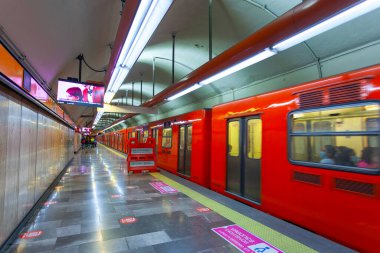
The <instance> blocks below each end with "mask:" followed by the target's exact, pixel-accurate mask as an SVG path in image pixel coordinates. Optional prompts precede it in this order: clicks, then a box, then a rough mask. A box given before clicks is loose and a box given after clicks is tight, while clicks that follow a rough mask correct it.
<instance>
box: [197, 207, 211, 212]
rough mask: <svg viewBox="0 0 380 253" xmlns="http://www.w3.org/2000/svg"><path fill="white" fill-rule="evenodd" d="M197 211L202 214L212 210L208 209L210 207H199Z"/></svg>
mask: <svg viewBox="0 0 380 253" xmlns="http://www.w3.org/2000/svg"><path fill="white" fill-rule="evenodd" d="M197 211H198V212H200V213H208V212H210V211H211V209H210V208H208V207H198V208H197Z"/></svg>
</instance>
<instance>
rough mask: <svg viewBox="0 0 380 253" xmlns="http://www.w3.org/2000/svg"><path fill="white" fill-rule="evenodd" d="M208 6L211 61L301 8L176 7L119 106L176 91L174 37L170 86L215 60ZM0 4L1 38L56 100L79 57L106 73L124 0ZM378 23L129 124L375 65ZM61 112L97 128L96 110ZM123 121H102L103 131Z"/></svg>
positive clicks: (240, 1)
mask: <svg viewBox="0 0 380 253" xmlns="http://www.w3.org/2000/svg"><path fill="white" fill-rule="evenodd" d="M210 2H211V20H212V25H211V28H212V35H211V38H212V51H211V55H212V57H215V56H217V55H219V54H221V53H222V52H224V51H225V50H227V49H228V48H230V47H232V46H233V45H235V44H236V43H238V42H239V41H241V40H243V39H244V38H246V37H248V36H249V35H251V34H253V33H255V32H256V31H257V30H259V29H260V28H262V27H264V26H265V25H267V24H269V23H270V22H272V21H273V20H275V19H276V18H278V17H279V16H281V15H282V14H284V13H285V12H287V11H288V10H290V9H292V8H293V7H294V6H296V5H298V4H300V3H301V2H302V1H301V0H287V1H278V0H212V1H209V0H175V1H174V3H173V4H172V6H171V8H170V9H169V11H168V13H167V14H166V16H165V17H164V19H163V20H162V22H161V24H160V25H159V27H158V29H157V30H156V32H155V33H154V35H153V37H152V38H151V40H150V41H149V43H148V45H147V46H146V47H145V49H144V51H143V52H142V54H141V55H140V57H139V59H138V61H137V62H136V64H135V65H134V66H133V68H132V69H131V71H130V73H129V75H128V76H127V78H126V79H125V81H124V83H123V85H122V86H121V88H120V90H119V91H118V92H117V94H116V95H115V97H114V99H113V101H112V102H113V103H120V104H127V105H132V104H133V105H134V106H138V105H140V104H141V102H142V103H144V102H145V101H146V100H148V99H150V98H151V97H152V95H153V92H154V93H155V94H157V93H158V92H160V91H162V90H164V89H165V88H167V87H169V86H170V85H172V78H173V76H172V52H173V36H175V57H174V59H175V64H174V83H176V82H178V81H180V80H181V79H182V78H184V77H185V76H186V75H187V74H189V73H191V72H192V71H193V70H195V69H197V68H198V67H200V66H201V65H203V64H204V63H206V62H207V61H209V55H210V50H209V42H210V41H209V38H210V33H209V27H210V25H209V10H210V9H209V7H210ZM310 2H312V1H310ZM0 6H1V8H0V25H1V26H2V29H3V31H4V32H5V33H6V34H7V35H8V36H9V37H10V39H11V40H12V41H13V42H14V43H15V45H16V46H17V47H18V48H19V49H20V50H21V51H22V52H23V54H24V55H25V56H26V57H27V59H28V61H29V62H30V63H31V64H32V66H33V67H34V68H35V69H36V70H37V71H38V72H39V74H40V75H41V76H42V77H43V79H44V80H45V81H46V83H47V84H48V85H49V87H50V88H51V89H52V91H53V93H55V92H56V89H57V79H58V78H67V77H78V68H79V61H78V60H77V59H76V57H77V56H78V55H79V54H81V53H82V54H83V55H84V58H85V60H86V61H87V62H88V63H89V64H90V65H91V66H92V67H93V68H96V69H99V70H102V69H105V68H107V66H108V63H109V58H110V55H111V49H112V46H113V42H114V39H115V36H116V32H117V27H118V25H119V21H120V17H121V16H120V12H121V10H122V2H121V1H120V0H81V1H77V0H65V1H62V0H33V1H25V0H2V1H1V4H0ZM379 17H380V9H378V10H375V11H373V12H370V13H369V14H366V15H364V16H362V17H359V18H357V19H355V20H353V21H350V22H349V23H346V24H344V25H341V26H339V27H337V28H334V29H333V30H330V31H328V32H325V33H323V34H321V35H319V36H317V37H314V38H312V39H310V40H308V41H306V42H305V43H301V44H299V45H297V46H294V47H292V48H290V49H288V50H286V51H284V52H281V53H280V54H278V55H276V56H273V57H271V58H269V59H267V60H265V61H263V62H260V63H258V64H255V65H253V66H251V67H248V68H246V69H244V70H241V71H239V72H237V73H235V74H233V75H231V76H229V77H226V78H223V79H221V80H219V81H216V82H214V83H212V84H210V85H207V86H205V87H202V88H200V89H198V90H196V91H194V92H192V93H190V94H188V95H186V96H184V97H181V98H179V99H177V100H174V101H171V102H165V103H162V104H160V105H159V107H158V109H159V112H160V114H159V115H154V116H151V115H140V116H137V117H135V119H131V120H130V122H129V124H133V123H141V122H144V121H149V120H154V119H158V118H160V117H161V118H162V117H165V116H169V115H170V114H179V113H184V112H186V111H190V110H193V109H196V108H202V107H210V106H213V105H215V104H217V103H224V102H228V101H231V100H235V99H239V98H243V97H247V96H252V95H255V94H259V93H262V92H266V91H269V90H275V89H279V88H283V87H287V86H291V85H296V84H299V83H301V82H305V81H310V80H315V79H319V78H321V77H326V76H331V75H334V74H339V73H342V72H346V71H349V70H353V69H357V68H361V67H366V66H369V65H373V64H378V63H380V57H378V55H379V54H378V52H379V50H380V26H379V25H378V24H379V23H380V22H379V21H380V18H379ZM376 52H377V56H376ZM153 65H154V68H153ZM153 78H154V79H155V90H154V91H153V86H152V83H153ZM86 80H93V81H103V80H104V72H101V73H97V72H94V71H92V70H90V69H89V68H87V67H86V66H83V68H82V81H86ZM141 84H142V93H141ZM132 86H133V87H134V89H133V92H132ZM132 97H133V100H132ZM64 108H65V110H66V111H67V112H68V113H69V114H70V115H71V117H72V118H73V120H74V121H75V122H76V123H77V124H78V125H80V126H86V125H91V123H92V120H93V116H92V115H95V114H96V110H95V109H93V108H88V107H82V106H73V105H64ZM91 116H92V117H91ZM120 116H122V115H117V114H109V115H107V114H106V115H104V116H103V117H104V118H103V120H102V122H103V124H104V125H103V126H107V125H108V124H110V123H111V122H112V121H114V120H116V119H117V118H118V117H120Z"/></svg>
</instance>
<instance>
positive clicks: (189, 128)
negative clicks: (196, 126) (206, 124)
mask: <svg viewBox="0 0 380 253" xmlns="http://www.w3.org/2000/svg"><path fill="white" fill-rule="evenodd" d="M192 136H193V127H192V126H187V140H186V145H187V150H189V151H191V145H192Z"/></svg>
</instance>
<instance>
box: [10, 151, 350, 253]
mask: <svg viewBox="0 0 380 253" xmlns="http://www.w3.org/2000/svg"><path fill="white" fill-rule="evenodd" d="M124 161H125V158H124V155H123V154H120V153H118V152H116V151H113V150H110V149H108V148H105V147H104V146H99V147H98V148H97V149H91V150H83V151H81V152H80V153H79V154H77V155H76V156H75V158H74V160H73V162H72V163H71V164H70V166H69V168H68V170H67V172H66V174H65V175H64V176H63V177H62V179H61V181H60V182H59V184H58V186H57V187H56V188H55V191H54V192H53V193H52V194H51V196H50V197H49V199H48V200H47V202H45V205H44V206H42V208H41V210H40V211H39V212H38V214H37V215H36V216H35V217H33V218H32V219H31V220H30V221H29V222H28V224H27V226H26V227H25V228H23V229H22V231H21V232H20V236H19V239H17V240H16V241H15V242H14V243H13V244H12V245H10V247H9V248H8V250H7V251H6V252H45V253H47V252H61V253H63V252H68V253H78V252H91V253H97V252H105V253H114V252H115V253H116V252H128V253H140V252H141V253H161V252H162V253H164V252H165V253H171V252H178V253H186V252H202V253H206V252H207V253H214V252H215V253H216V252H218V253H222V252H241V251H239V250H238V249H237V248H235V247H234V246H233V245H232V244H230V243H229V242H228V241H227V240H225V239H223V238H222V237H220V236H219V235H218V234H216V233H215V232H214V231H212V228H218V227H223V226H227V225H233V224H237V225H239V226H241V227H243V228H244V229H246V230H247V231H249V232H251V233H254V234H255V235H257V236H259V237H261V238H262V239H264V240H265V241H267V242H268V243H270V244H271V245H274V246H275V247H277V249H279V251H277V252H287V253H293V252H324V253H326V252H333V253H339V252H354V251H352V250H350V249H347V248H345V247H342V246H340V245H338V244H336V243H333V242H331V241H329V240H326V239H325V238H322V237H320V236H317V235H315V234H313V233H310V232H309V231H306V230H303V229H301V228H298V227H296V226H294V225H292V224H289V223H286V222H284V221H282V220H279V219H276V218H274V217H271V216H269V215H267V214H264V213H262V212H260V211H257V210H255V209H252V208H251V207H248V206H246V205H243V204H241V203H239V202H236V201H234V200H231V199H228V198H226V197H224V196H221V195H219V194H217V193H215V192H212V191H209V190H207V189H205V188H203V187H200V186H198V185H195V184H193V183H191V182H189V181H186V180H184V179H182V178H178V177H176V176H173V175H171V174H169V173H166V172H161V173H152V174H145V175H142V174H135V175H126V173H124V172H123V170H124V169H125V168H124ZM157 182H164V183H166V184H168V185H170V186H171V187H173V188H175V189H177V190H178V192H177V193H170V194H162V193H160V192H159V191H158V190H156V189H155V188H154V187H152V183H153V184H155V183H157ZM208 208H209V209H208ZM28 232H29V233H28ZM24 233H28V234H24ZM21 237H24V238H23V239H22V238H21ZM28 237H30V238H28ZM251 252H264V253H267V252H268V253H272V252H275V251H272V250H269V249H267V250H266V249H265V248H262V249H253V250H252V251H251Z"/></svg>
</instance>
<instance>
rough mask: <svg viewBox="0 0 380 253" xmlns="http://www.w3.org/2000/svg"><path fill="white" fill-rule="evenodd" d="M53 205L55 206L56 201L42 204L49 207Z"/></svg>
mask: <svg viewBox="0 0 380 253" xmlns="http://www.w3.org/2000/svg"><path fill="white" fill-rule="evenodd" d="M54 204H57V201H46V202H45V203H44V206H50V205H54Z"/></svg>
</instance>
